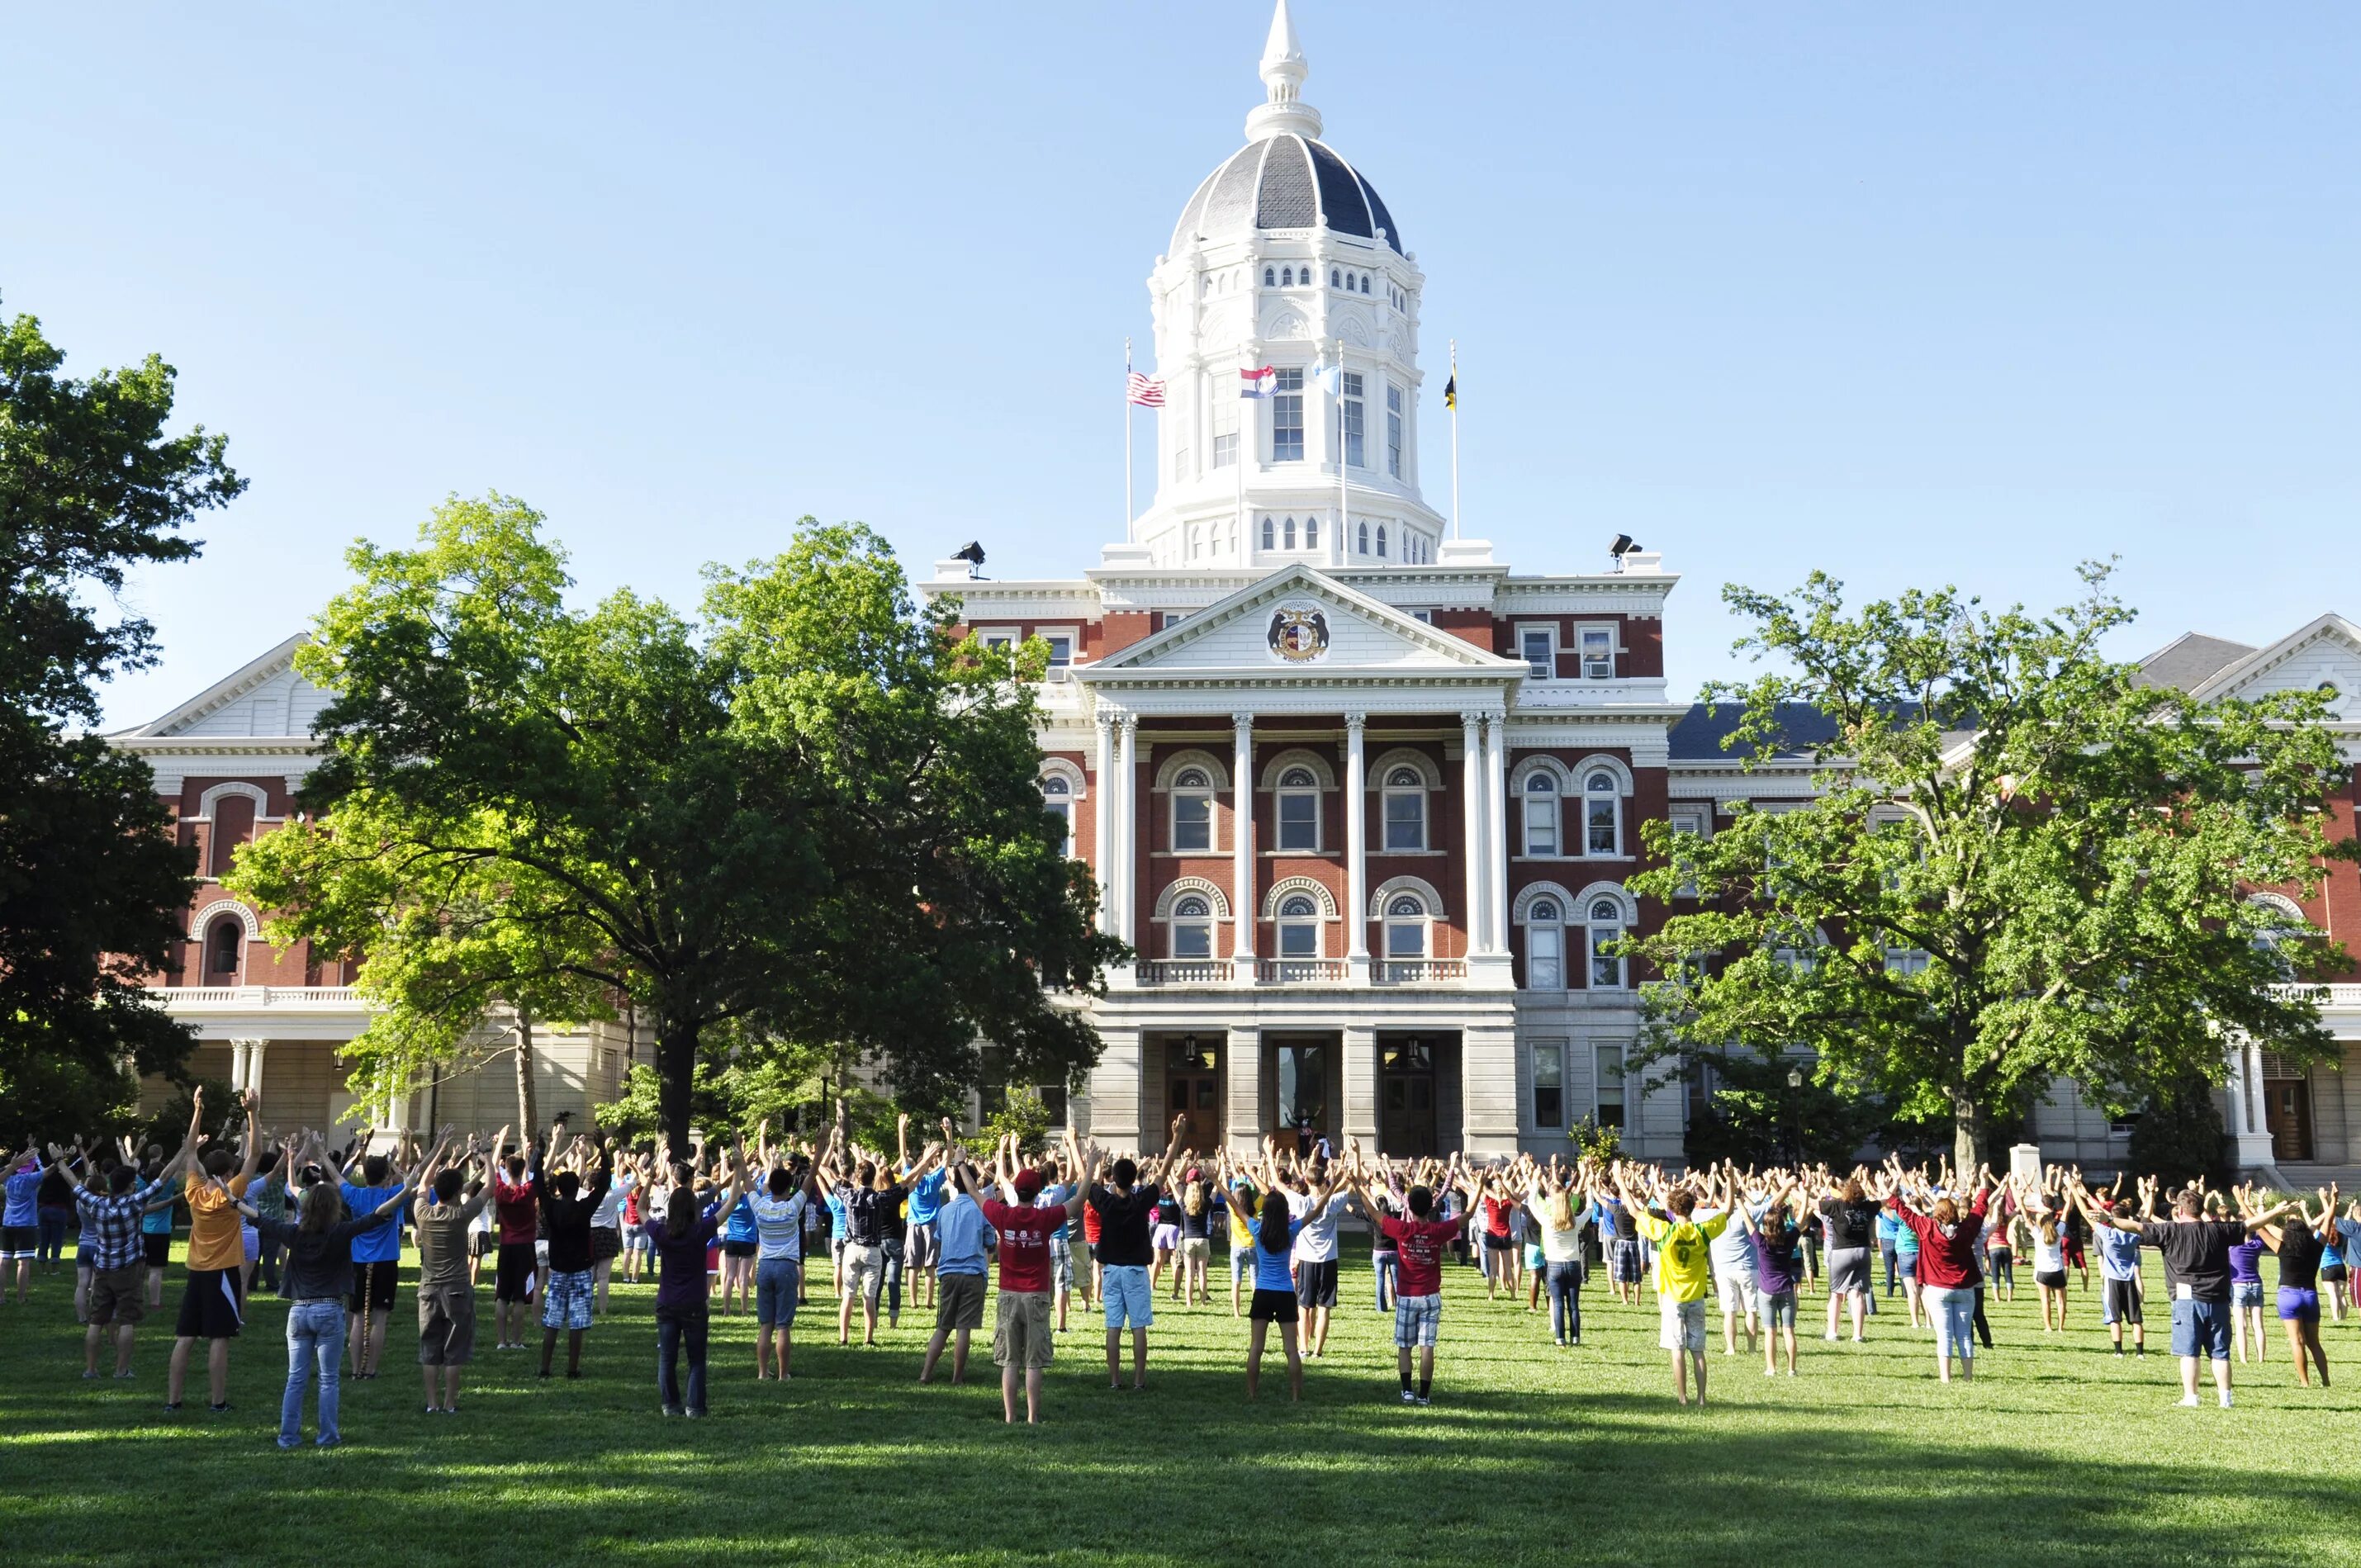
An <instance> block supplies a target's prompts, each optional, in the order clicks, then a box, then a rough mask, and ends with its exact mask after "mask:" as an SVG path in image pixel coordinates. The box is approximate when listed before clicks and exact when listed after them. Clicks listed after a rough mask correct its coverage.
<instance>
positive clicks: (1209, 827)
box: [1172, 768, 1213, 852]
mask: <svg viewBox="0 0 2361 1568" xmlns="http://www.w3.org/2000/svg"><path fill="white" fill-rule="evenodd" d="M1172 847H1173V848H1174V849H1175V850H1182V851H1184V852H1185V851H1188V850H1211V849H1213V775H1212V774H1210V773H1206V772H1205V770H1204V769H1202V768H1183V769H1181V770H1180V772H1179V773H1175V774H1173V775H1172Z"/></svg>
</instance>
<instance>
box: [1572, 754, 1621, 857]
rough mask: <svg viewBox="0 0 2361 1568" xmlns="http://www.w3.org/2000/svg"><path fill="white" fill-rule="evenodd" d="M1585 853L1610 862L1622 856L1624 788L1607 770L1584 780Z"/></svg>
mask: <svg viewBox="0 0 2361 1568" xmlns="http://www.w3.org/2000/svg"><path fill="white" fill-rule="evenodd" d="M1582 852H1583V853H1584V854H1586V855H1597V856H1603V857H1606V858H1609V859H1613V858H1615V857H1617V856H1620V855H1621V854H1622V853H1623V794H1622V784H1621V783H1620V781H1619V780H1618V779H1617V778H1616V776H1615V775H1614V774H1613V773H1610V772H1609V771H1608V770H1607V769H1605V768H1594V769H1592V770H1591V771H1590V772H1589V773H1587V774H1585V775H1584V776H1583V780H1582Z"/></svg>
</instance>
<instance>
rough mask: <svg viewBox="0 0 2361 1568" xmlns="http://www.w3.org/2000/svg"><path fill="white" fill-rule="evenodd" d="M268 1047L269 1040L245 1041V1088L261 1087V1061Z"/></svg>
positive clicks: (256, 1088) (255, 1088)
mask: <svg viewBox="0 0 2361 1568" xmlns="http://www.w3.org/2000/svg"><path fill="white" fill-rule="evenodd" d="M269 1049H270V1042H269V1040H248V1041H247V1042H246V1084H245V1087H246V1088H247V1089H253V1090H259V1089H260V1088H261V1087H262V1062H263V1058H264V1057H265V1055H266V1054H267V1053H268V1052H269Z"/></svg>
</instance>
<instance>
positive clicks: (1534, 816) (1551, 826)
mask: <svg viewBox="0 0 2361 1568" xmlns="http://www.w3.org/2000/svg"><path fill="white" fill-rule="evenodd" d="M1524 796H1525V853H1527V854H1528V855H1554V854H1556V853H1557V778H1556V775H1554V774H1553V773H1546V772H1544V771H1543V770H1542V769H1539V768H1536V769H1534V770H1533V771H1532V773H1530V774H1528V775H1527V776H1526V778H1525V789H1524Z"/></svg>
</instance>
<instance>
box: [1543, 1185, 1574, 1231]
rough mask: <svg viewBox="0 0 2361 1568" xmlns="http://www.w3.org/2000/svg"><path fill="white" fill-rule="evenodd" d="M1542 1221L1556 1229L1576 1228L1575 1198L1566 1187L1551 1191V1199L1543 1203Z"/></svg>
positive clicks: (1567, 1229)
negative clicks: (1568, 1192) (1568, 1193)
mask: <svg viewBox="0 0 2361 1568" xmlns="http://www.w3.org/2000/svg"><path fill="white" fill-rule="evenodd" d="M1542 1223H1543V1224H1544V1225H1547V1226H1548V1227H1549V1228H1550V1229H1551V1230H1554V1231H1570V1230H1572V1229H1574V1200H1573V1199H1572V1198H1571V1197H1569V1196H1568V1195H1567V1193H1566V1190H1565V1188H1563V1187H1561V1188H1559V1189H1558V1190H1556V1191H1554V1192H1553V1193H1551V1194H1550V1195H1549V1201H1548V1202H1546V1203H1544V1204H1543V1205H1542Z"/></svg>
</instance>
